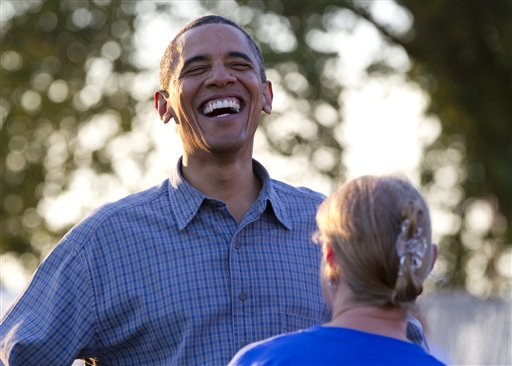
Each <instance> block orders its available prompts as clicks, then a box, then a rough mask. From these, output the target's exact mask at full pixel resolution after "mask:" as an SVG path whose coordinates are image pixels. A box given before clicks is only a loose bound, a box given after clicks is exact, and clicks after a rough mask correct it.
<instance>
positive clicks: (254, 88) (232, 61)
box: [167, 24, 272, 154]
mask: <svg viewBox="0 0 512 366" xmlns="http://www.w3.org/2000/svg"><path fill="white" fill-rule="evenodd" d="M177 50H178V54H179V56H180V57H179V60H178V63H177V65H176V68H175V71H174V74H173V77H172V79H171V82H170V85H169V88H168V90H169V98H168V103H167V111H168V112H167V113H169V114H170V115H171V116H172V118H173V119H174V120H175V122H176V123H177V124H178V125H179V129H180V134H181V138H182V141H183V144H184V148H185V152H186V153H188V154H192V153H197V152H199V151H206V152H208V153H227V152H235V151H237V150H240V149H246V150H247V149H249V150H247V151H249V152H252V143H253V138H254V133H255V131H256V128H257V127H258V124H259V120H260V117H261V116H260V115H261V111H262V110H263V111H265V112H266V113H270V111H271V105H272V92H271V85H270V83H269V82H262V81H261V78H260V72H259V69H258V63H257V60H256V57H255V56H254V55H253V53H252V52H251V49H250V47H249V44H248V41H247V39H246V38H245V36H244V34H243V33H242V32H240V31H239V30H238V29H236V28H234V27H232V26H230V25H225V24H206V25H202V26H199V27H197V28H193V29H191V30H189V31H187V32H185V33H184V34H183V35H181V37H180V38H179V39H178V42H177Z"/></svg>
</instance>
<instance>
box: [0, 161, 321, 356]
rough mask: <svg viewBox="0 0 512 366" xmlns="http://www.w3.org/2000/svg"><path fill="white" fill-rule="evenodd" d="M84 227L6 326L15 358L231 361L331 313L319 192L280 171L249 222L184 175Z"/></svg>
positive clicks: (39, 274) (6, 345) (266, 181)
mask: <svg viewBox="0 0 512 366" xmlns="http://www.w3.org/2000/svg"><path fill="white" fill-rule="evenodd" d="M180 164H181V162H179V163H178V168H177V169H176V171H175V172H174V174H173V176H172V177H171V179H169V180H166V181H164V182H163V183H162V184H161V185H159V186H157V187H154V188H151V189H149V190H146V191H143V192H140V193H137V194H134V195H131V196H128V197H126V198H124V199H122V200H120V201H118V202H115V203H112V204H108V205H106V206H104V207H102V208H101V209H99V210H98V211H97V212H95V213H94V214H93V215H90V216H89V217H88V218H86V219H85V220H83V221H82V222H81V223H79V224H78V225H76V226H75V227H74V228H73V229H72V230H71V231H70V232H68V233H67V234H66V236H65V237H64V238H63V239H62V240H61V242H60V243H59V244H58V245H57V246H56V247H55V248H54V250H53V251H52V252H51V253H50V255H49V256H48V257H47V258H46V259H45V260H44V262H43V263H42V264H41V265H40V267H39V268H38V270H37V271H36V273H35V274H34V277H33V278H32V281H31V283H30V285H29V287H28V288H27V290H26V291H25V293H24V294H23V295H22V297H20V298H19V300H18V301H17V303H15V304H14V306H13V307H12V308H11V309H10V310H9V311H8V312H7V314H6V315H5V317H4V319H3V320H2V323H1V325H0V342H1V343H0V351H1V352H0V355H1V359H2V360H3V362H4V363H6V364H7V363H9V364H10V365H24V366H30V365H70V364H71V363H72V361H73V359H75V358H85V357H94V358H95V359H96V361H97V363H98V364H99V365H102V364H105V365H123V366H126V365H137V366H139V365H225V364H227V363H228V361H229V360H230V359H231V357H232V356H233V355H234V354H235V352H236V351H237V350H238V349H240V348H241V347H242V346H244V345H246V344H248V343H250V342H254V341H256V340H260V339H263V338H267V337H269V336H272V335H275V334H278V333H282V332H287V331H293V330H297V329H300V328H307V327H309V326H311V325H314V324H319V323H322V322H324V321H327V320H328V319H329V316H330V313H329V310H328V308H327V306H326V305H325V303H324V301H323V299H322V296H321V293H320V286H319V279H318V270H319V269H318V268H319V261H320V248H319V246H318V245H316V244H313V243H312V241H311V236H312V234H313V232H314V230H315V222H314V216H315V212H316V208H317V206H318V204H319V203H320V202H321V200H322V199H323V196H322V195H320V194H319V193H316V192H313V191H311V190H308V189H305V188H294V187H291V186H289V185H286V184H284V183H282V182H278V181H275V180H271V179H270V177H269V176H268V173H267V171H266V170H265V169H264V168H263V167H262V166H261V165H260V164H259V163H258V162H256V161H254V164H253V166H254V171H255V173H256V174H257V176H258V177H259V178H260V180H261V181H262V183H263V188H262V190H261V193H260V195H259V197H258V199H257V201H256V202H255V203H254V204H253V205H252V207H251V208H250V209H249V211H248V212H247V214H246V216H245V217H244V219H243V220H242V222H240V223H239V224H238V223H237V222H236V221H235V219H234V218H233V217H232V216H231V215H230V213H229V212H228V210H227V207H226V205H225V204H224V203H223V202H220V201H218V200H215V199H212V198H209V197H206V196H205V195H204V194H202V193H201V192H199V191H197V190H195V189H194V188H193V187H191V186H190V185H189V184H187V182H186V181H184V180H183V178H182V177H181V175H180V173H179V166H180Z"/></svg>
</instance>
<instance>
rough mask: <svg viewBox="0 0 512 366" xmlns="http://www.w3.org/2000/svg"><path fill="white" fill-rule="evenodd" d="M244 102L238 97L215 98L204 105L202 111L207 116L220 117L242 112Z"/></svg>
mask: <svg viewBox="0 0 512 366" xmlns="http://www.w3.org/2000/svg"><path fill="white" fill-rule="evenodd" d="M241 109H242V103H241V101H240V100H238V98H224V99H215V100H210V101H208V102H206V104H204V105H203V108H202V113H203V115H205V116H206V117H220V116H227V115H230V114H237V113H240V110H241Z"/></svg>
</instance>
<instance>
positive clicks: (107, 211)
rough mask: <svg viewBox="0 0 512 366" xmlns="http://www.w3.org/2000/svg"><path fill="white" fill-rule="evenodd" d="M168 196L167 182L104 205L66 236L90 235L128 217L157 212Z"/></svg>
mask: <svg viewBox="0 0 512 366" xmlns="http://www.w3.org/2000/svg"><path fill="white" fill-rule="evenodd" d="M167 194H168V182H167V181H164V182H162V183H161V184H160V185H157V186H153V187H151V188H148V189H145V190H143V191H140V192H136V193H132V194H130V195H128V196H125V197H123V198H121V199H119V200H117V201H113V202H109V203H106V204H104V205H102V206H100V207H99V208H97V209H96V210H94V211H92V212H91V213H90V214H89V215H87V216H85V217H84V218H83V219H82V220H81V221H80V222H79V223H77V224H76V225H75V226H74V227H73V228H72V229H71V230H70V231H69V232H68V234H66V236H69V235H71V234H73V235H79V236H80V235H87V236H88V235H91V234H92V233H94V232H97V231H98V230H101V229H102V228H104V227H106V226H111V225H112V223H113V222H116V223H117V224H118V223H119V222H122V220H127V219H129V218H130V217H134V218H136V217H137V216H140V215H147V214H148V213H149V212H151V211H155V210H158V206H160V205H165V201H164V200H165V197H167Z"/></svg>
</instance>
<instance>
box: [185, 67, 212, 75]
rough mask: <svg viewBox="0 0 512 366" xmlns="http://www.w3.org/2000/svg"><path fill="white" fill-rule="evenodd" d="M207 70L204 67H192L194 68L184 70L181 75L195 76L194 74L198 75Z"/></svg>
mask: <svg viewBox="0 0 512 366" xmlns="http://www.w3.org/2000/svg"><path fill="white" fill-rule="evenodd" d="M207 69H208V68H207V67H206V66H194V67H191V68H189V69H187V70H185V72H184V73H183V74H185V75H196V74H200V73H202V72H205V71H206V70H207Z"/></svg>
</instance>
